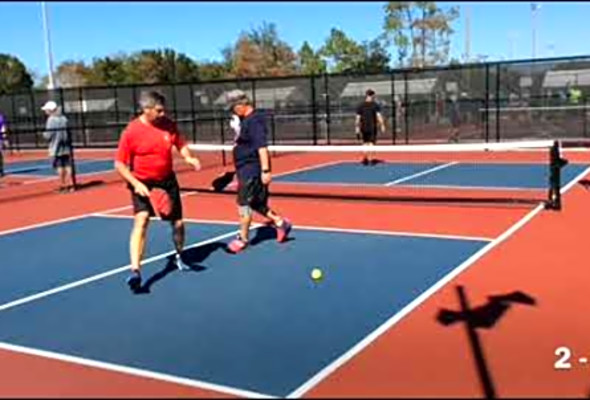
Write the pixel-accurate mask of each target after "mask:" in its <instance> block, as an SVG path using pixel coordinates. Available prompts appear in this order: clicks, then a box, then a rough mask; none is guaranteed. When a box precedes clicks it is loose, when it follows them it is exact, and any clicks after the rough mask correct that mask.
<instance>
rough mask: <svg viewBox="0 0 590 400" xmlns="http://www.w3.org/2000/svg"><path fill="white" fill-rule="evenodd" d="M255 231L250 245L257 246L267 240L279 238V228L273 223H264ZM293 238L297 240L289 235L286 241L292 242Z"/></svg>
mask: <svg viewBox="0 0 590 400" xmlns="http://www.w3.org/2000/svg"><path fill="white" fill-rule="evenodd" d="M255 232H256V233H255V235H254V237H253V238H252V240H250V246H256V245H257V244H260V243H263V242H266V241H267V240H277V230H276V229H275V227H274V226H272V225H263V226H261V227H260V228H258V229H256V230H255ZM290 235H291V234H290ZM292 240H295V238H293V237H290V236H289V237H287V239H285V242H290V241H292Z"/></svg>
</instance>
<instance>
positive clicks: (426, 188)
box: [183, 141, 587, 209]
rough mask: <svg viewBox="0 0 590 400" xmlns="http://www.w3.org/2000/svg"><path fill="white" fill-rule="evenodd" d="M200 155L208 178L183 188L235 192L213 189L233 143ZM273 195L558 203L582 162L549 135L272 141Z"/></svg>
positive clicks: (229, 165) (229, 166) (199, 150)
mask: <svg viewBox="0 0 590 400" xmlns="http://www.w3.org/2000/svg"><path fill="white" fill-rule="evenodd" d="M191 150H192V151H193V152H194V153H195V154H197V155H199V156H204V155H206V156H207V158H208V159H211V157H212V156H214V157H217V158H218V163H219V165H218V167H216V168H214V171H215V173H214V174H213V175H210V176H209V178H210V179H209V180H201V181H200V182H199V183H196V182H192V183H188V184H186V185H184V187H183V188H184V190H197V191H201V192H204V193H218V194H235V193H236V192H237V184H236V182H235V181H234V182H232V183H231V184H229V185H227V186H226V187H225V188H223V189H222V190H219V188H217V189H214V188H213V186H212V179H213V178H215V177H220V176H222V174H223V172H231V171H233V169H234V168H233V162H232V154H231V151H232V146H231V145H207V144H193V145H191ZM269 150H270V152H271V157H272V170H273V180H272V184H271V187H270V190H271V194H272V196H286V197H304V198H311V199H320V198H324V199H325V198H328V199H341V200H365V201H415V202H453V203H506V204H539V203H544V204H545V205H546V207H547V208H551V209H560V208H561V191H562V189H563V187H564V185H566V184H568V183H569V182H571V181H572V180H575V179H579V178H580V177H581V175H583V173H584V172H585V170H586V168H587V165H585V164H584V163H581V162H571V163H570V162H567V161H566V160H565V159H564V158H563V156H562V152H561V149H560V145H559V143H557V142H553V141H531V142H516V143H514V142H512V143H489V144H481V143H473V144H439V145H397V146H384V145H380V146H373V147H372V148H371V151H372V152H373V153H374V159H375V160H376V161H374V162H373V163H364V162H363V159H364V152H365V151H366V150H367V148H366V147H363V146H349V145H341V146H328V145H319V146H301V145H272V146H269Z"/></svg>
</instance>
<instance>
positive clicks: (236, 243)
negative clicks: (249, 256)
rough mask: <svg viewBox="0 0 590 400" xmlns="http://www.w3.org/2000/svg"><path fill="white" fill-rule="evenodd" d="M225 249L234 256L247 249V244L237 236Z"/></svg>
mask: <svg viewBox="0 0 590 400" xmlns="http://www.w3.org/2000/svg"><path fill="white" fill-rule="evenodd" d="M227 247H228V248H229V250H230V251H231V252H232V253H234V254H236V253H239V252H240V251H242V250H244V249H245V248H246V247H248V243H247V242H244V241H243V240H242V238H240V237H239V236H238V237H237V238H235V239H234V240H232V241H231V243H230V244H229V245H228V246H227Z"/></svg>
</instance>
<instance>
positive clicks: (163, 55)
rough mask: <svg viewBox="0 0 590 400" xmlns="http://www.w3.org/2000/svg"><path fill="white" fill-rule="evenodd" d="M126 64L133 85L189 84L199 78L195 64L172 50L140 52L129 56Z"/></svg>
mask: <svg viewBox="0 0 590 400" xmlns="http://www.w3.org/2000/svg"><path fill="white" fill-rule="evenodd" d="M126 64H127V67H128V68H127V70H128V72H129V74H130V78H131V81H132V82H134V83H174V82H189V81H195V80H197V79H198V78H199V68H198V65H197V63H196V62H194V61H193V60H192V59H190V58H189V57H187V56H186V55H184V54H178V53H176V52H175V51H174V50H172V49H163V50H142V51H139V52H137V53H134V54H133V55H131V57H130V58H129V59H128V61H127V63H126Z"/></svg>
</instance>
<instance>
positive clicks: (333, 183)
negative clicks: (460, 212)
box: [273, 181, 546, 191]
mask: <svg viewBox="0 0 590 400" xmlns="http://www.w3.org/2000/svg"><path fill="white" fill-rule="evenodd" d="M273 184H275V185H298V186H305V185H319V184H321V185H322V186H335V187H338V186H344V187H357V188H361V187H371V188H373V187H376V188H379V187H380V188H383V187H385V185H384V184H383V183H365V182H359V183H346V182H322V181H305V182H302V181H292V182H291V181H276V182H273ZM395 186H396V187H398V188H406V189H407V188H414V189H457V190H461V189H465V190H473V189H477V190H482V189H483V190H486V191H491V190H516V191H539V190H546V188H544V187H540V188H524V187H502V186H457V185H430V184H424V185H422V184H418V185H416V184H411V183H410V184H406V185H395ZM387 187H388V188H391V187H392V186H387Z"/></svg>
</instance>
